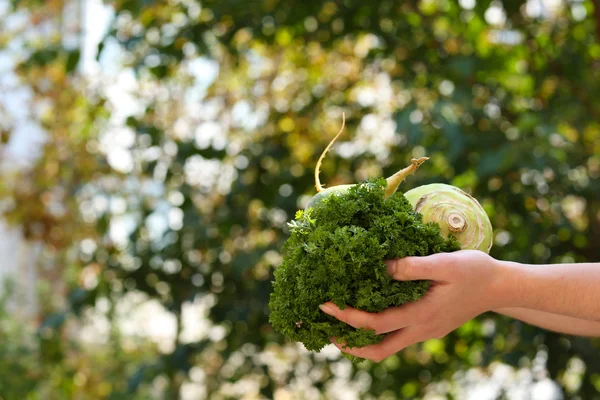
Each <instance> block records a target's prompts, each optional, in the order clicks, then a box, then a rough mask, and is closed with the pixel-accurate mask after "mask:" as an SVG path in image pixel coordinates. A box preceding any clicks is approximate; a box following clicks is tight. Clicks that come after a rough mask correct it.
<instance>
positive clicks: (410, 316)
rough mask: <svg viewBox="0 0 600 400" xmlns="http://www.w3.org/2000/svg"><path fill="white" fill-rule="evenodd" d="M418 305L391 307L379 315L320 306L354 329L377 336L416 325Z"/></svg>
mask: <svg viewBox="0 0 600 400" xmlns="http://www.w3.org/2000/svg"><path fill="white" fill-rule="evenodd" d="M417 304H418V303H407V304H404V305H402V306H401V307H390V308H388V309H386V310H384V311H381V312H378V313H370V312H366V311H362V310H357V309H356V308H352V307H347V308H345V309H343V310H340V309H339V307H338V306H336V305H335V304H333V303H331V302H328V303H325V304H322V305H320V306H319V307H320V308H321V310H322V311H323V312H325V313H327V314H329V315H331V316H332V317H334V318H337V319H339V320H340V321H342V322H345V323H347V324H348V325H350V326H353V327H354V328H365V329H372V330H374V331H375V333H376V334H378V335H379V334H381V333H388V332H392V331H395V330H398V329H401V328H404V327H406V326H408V325H409V323H410V322H411V321H412V322H413V323H414V320H415V317H414V316H415V315H419V310H418V309H417Z"/></svg>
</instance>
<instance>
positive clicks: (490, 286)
mask: <svg viewBox="0 0 600 400" xmlns="http://www.w3.org/2000/svg"><path fill="white" fill-rule="evenodd" d="M387 264H388V273H389V274H390V275H392V276H393V278H394V279H397V280H401V281H408V280H420V279H427V280H430V281H431V286H430V288H429V290H428V291H427V293H426V294H425V296H423V297H422V298H421V299H419V300H418V301H416V302H412V303H407V304H404V305H402V306H399V307H390V308H388V309H386V310H384V311H382V312H379V313H368V312H366V311H360V310H357V309H354V308H351V307H348V308H345V309H344V310H340V309H339V308H338V307H337V306H336V305H335V304H333V303H331V302H329V303H325V304H323V305H321V309H322V310H323V311H324V312H326V313H327V314H329V315H331V316H333V317H335V318H337V319H339V320H341V321H343V322H346V323H347V324H349V325H351V326H353V327H355V328H366V329H373V330H375V332H376V333H377V334H382V333H390V332H391V333H390V334H389V335H387V336H386V337H385V339H384V340H383V341H382V342H381V343H378V344H375V345H371V346H366V347H362V348H343V344H340V343H337V342H335V341H333V342H334V344H335V345H336V346H337V347H338V348H339V349H340V350H342V351H343V352H345V353H348V354H351V355H354V356H358V357H362V358H367V359H370V360H373V361H375V362H379V361H381V360H383V359H384V358H386V357H388V356H390V355H392V354H394V353H396V352H398V351H400V350H402V349H404V348H405V347H408V346H410V345H413V344H415V343H419V342H423V341H425V340H428V339H432V338H441V337H444V336H446V335H447V334H448V333H449V332H451V331H453V330H454V329H456V328H458V327H459V326H461V325H462V324H464V323H465V322H467V321H469V320H470V319H472V318H474V317H476V316H478V315H479V314H481V313H484V312H486V311H489V310H491V309H494V308H500V307H502V306H503V302H502V298H501V297H502V296H501V295H500V294H499V292H500V291H499V290H498V286H499V283H500V281H501V280H502V279H501V276H502V275H501V273H500V272H501V271H500V270H501V268H500V266H499V264H498V263H497V262H496V260H494V259H493V258H492V257H490V256H489V255H487V254H485V253H483V252H481V251H477V250H463V251H458V252H455V253H440V254H434V255H431V256H427V257H406V258H402V259H398V260H392V261H388V262H387Z"/></svg>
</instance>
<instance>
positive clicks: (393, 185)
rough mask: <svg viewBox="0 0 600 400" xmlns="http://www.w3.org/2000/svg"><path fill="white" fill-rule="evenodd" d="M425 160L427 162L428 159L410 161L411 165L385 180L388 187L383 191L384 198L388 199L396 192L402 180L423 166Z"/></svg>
mask: <svg viewBox="0 0 600 400" xmlns="http://www.w3.org/2000/svg"><path fill="white" fill-rule="evenodd" d="M427 160H429V157H420V158H413V159H412V160H410V163H411V164H410V165H409V166H408V167H406V168H404V169H401V170H400V171H398V172H396V173H395V174H394V175H392V176H390V177H389V178H387V179H386V181H387V183H388V187H387V189H386V191H385V198H386V199H387V198H388V197H390V196H391V195H392V194H393V193H394V192H395V191H396V189H398V186H400V184H401V183H402V182H403V181H404V179H406V177H407V176H408V175H410V174H414V172H415V171H416V170H417V169H418V168H419V167H420V166H421V164H423V163H424V162H425V161H427Z"/></svg>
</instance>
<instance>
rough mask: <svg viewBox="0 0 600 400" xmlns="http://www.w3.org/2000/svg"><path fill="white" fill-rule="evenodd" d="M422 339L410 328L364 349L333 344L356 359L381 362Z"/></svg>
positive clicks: (416, 331) (392, 334) (391, 334)
mask: <svg viewBox="0 0 600 400" xmlns="http://www.w3.org/2000/svg"><path fill="white" fill-rule="evenodd" d="M420 340H422V338H420V337H419V335H418V330H417V329H414V328H412V327H409V328H405V329H401V330H399V331H396V332H394V333H390V334H389V335H387V336H386V337H385V339H383V340H382V341H381V343H378V344H374V345H371V346H365V347H360V348H358V347H355V348H344V345H343V344H340V343H337V342H336V341H335V340H334V341H333V344H335V345H336V346H337V348H338V349H340V350H341V351H342V352H344V353H346V354H350V355H353V356H356V357H361V358H366V359H368V360H372V361H375V362H380V361H381V360H383V359H385V358H387V357H389V356H391V355H392V354H395V353H397V352H399V351H400V350H402V349H405V348H406V347H408V346H411V345H413V344H415V343H418V342H419V341H420Z"/></svg>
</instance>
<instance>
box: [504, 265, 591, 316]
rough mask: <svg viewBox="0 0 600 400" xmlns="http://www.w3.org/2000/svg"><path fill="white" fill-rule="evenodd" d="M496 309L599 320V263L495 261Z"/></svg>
mask: <svg viewBox="0 0 600 400" xmlns="http://www.w3.org/2000/svg"><path fill="white" fill-rule="evenodd" d="M499 274H500V275H499V279H498V282H499V283H498V286H497V288H498V289H499V291H498V292H497V293H498V296H499V300H500V306H499V307H496V308H525V309H532V310H538V311H544V312H546V313H551V314H560V315H564V316H570V317H574V318H579V319H585V320H593V321H600V264H592V263H587V264H585V263H582V264H554V265H524V264H517V263H511V262H504V261H500V262H499Z"/></svg>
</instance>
